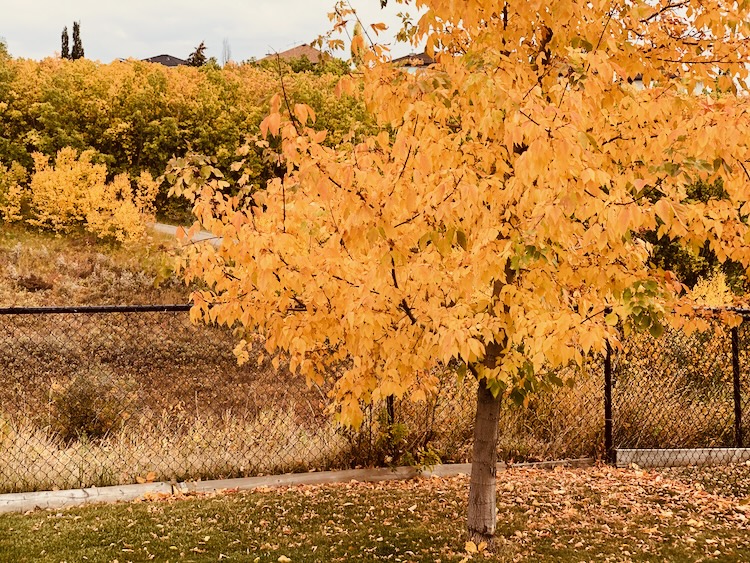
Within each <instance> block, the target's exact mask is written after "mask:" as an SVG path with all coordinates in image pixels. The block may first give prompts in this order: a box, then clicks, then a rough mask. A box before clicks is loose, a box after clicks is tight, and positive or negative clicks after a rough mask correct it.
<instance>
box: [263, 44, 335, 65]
mask: <svg viewBox="0 0 750 563" xmlns="http://www.w3.org/2000/svg"><path fill="white" fill-rule="evenodd" d="M327 56H328V55H326V54H325V53H324V52H323V51H320V50H318V49H316V48H315V47H311V46H310V45H308V44H307V43H305V44H304V45H298V46H296V47H292V48H291V49H287V50H286V51H282V52H281V53H268V54H267V55H266V56H265V57H263V58H262V59H260V60H261V61H265V60H268V59H276V57H278V58H280V59H281V60H283V61H291V60H295V59H302V58H304V59H307V60H308V61H310V62H311V63H313V64H317V63H319V62H320V61H321V60H324V59H325V57H327ZM258 62H260V61H258Z"/></svg>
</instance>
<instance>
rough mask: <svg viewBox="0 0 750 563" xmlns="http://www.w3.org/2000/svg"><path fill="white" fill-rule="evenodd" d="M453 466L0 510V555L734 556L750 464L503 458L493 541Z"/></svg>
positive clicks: (745, 550) (746, 548) (108, 558)
mask: <svg viewBox="0 0 750 563" xmlns="http://www.w3.org/2000/svg"><path fill="white" fill-rule="evenodd" d="M467 491H468V479H467V478H465V477H458V478H449V479H440V478H430V479H418V480H411V481H403V482H387V483H378V484H366V483H354V482H353V483H348V484H343V485H326V486H300V487H293V488H285V489H265V490H256V491H252V492H226V493H222V494H211V495H202V496H190V497H180V498H177V497H173V496H172V497H159V498H150V499H146V500H144V501H140V502H134V503H127V504H124V503H123V504H116V505H100V506H92V507H85V508H76V509H70V510H64V511H36V512H33V513H29V514H26V515H5V516H2V517H0V561H13V562H22V561H35V562H36V561H39V562H44V561H50V562H52V561H54V562H60V561H69V562H72V561H102V562H112V561H118V562H119V563H124V562H126V561H149V560H153V561H223V560H226V561H281V562H284V561H350V560H365V561H368V560H369V561H379V560H383V561H424V562H427V561H430V562H435V561H443V562H447V561H456V562H459V561H469V560H473V561H680V562H682V561H746V560H750V533H748V532H749V530H748V527H749V524H748V516H750V504H748V502H747V495H748V493H750V467H748V466H735V467H733V468H703V469H700V470H684V469H683V470H661V471H658V472H657V471H651V472H649V471H642V470H638V469H614V468H610V467H596V468H588V469H556V470H554V471H549V470H540V469H534V470H529V469H511V470H509V471H507V472H502V473H500V474H499V479H498V534H497V542H496V546H497V548H496V551H495V553H494V554H489V553H470V551H474V550H473V549H471V547H472V546H468V547H469V550H468V551H467V545H466V544H465V542H464V535H463V534H464V528H463V526H464V523H463V522H464V512H465V508H464V504H465V499H466V495H467Z"/></svg>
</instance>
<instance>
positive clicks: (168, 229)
mask: <svg viewBox="0 0 750 563" xmlns="http://www.w3.org/2000/svg"><path fill="white" fill-rule="evenodd" d="M152 228H153V229H154V230H155V231H156V232H157V233H162V234H165V235H172V236H174V237H176V236H177V232H178V230H182V231H183V232H184V233H187V232H188V230H189V229H190V227H182V226H176V225H168V224H166V223H154V224H153V225H152ZM203 241H207V242H208V243H209V244H211V245H212V246H216V247H219V246H221V242H222V238H221V237H217V236H216V235H215V234H213V233H209V232H208V231H198V232H197V233H196V234H195V235H194V236H193V237H192V238H191V239H190V242H203Z"/></svg>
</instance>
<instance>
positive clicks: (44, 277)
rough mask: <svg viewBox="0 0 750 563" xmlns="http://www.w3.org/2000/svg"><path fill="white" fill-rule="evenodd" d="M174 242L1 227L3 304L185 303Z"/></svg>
mask: <svg viewBox="0 0 750 563" xmlns="http://www.w3.org/2000/svg"><path fill="white" fill-rule="evenodd" d="M174 251H175V241H174V240H173V239H172V238H171V237H167V236H162V235H153V236H151V237H149V238H148V239H147V240H145V241H143V242H142V243H138V244H133V245H129V246H122V245H113V244H108V243H106V242H102V241H100V240H97V239H96V238H95V237H93V236H90V235H86V234H78V235H70V236H58V237H56V236H54V235H52V234H49V233H44V232H35V231H29V230H26V229H23V228H21V227H17V226H13V225H6V224H3V225H2V226H0V307H10V306H72V305H114V304H118V305H119V304H146V303H159V304H162V303H185V302H187V299H188V295H189V288H187V287H186V286H185V285H184V284H183V283H182V282H181V280H179V279H178V278H177V277H176V276H175V275H174V273H173V268H172V265H173V254H174Z"/></svg>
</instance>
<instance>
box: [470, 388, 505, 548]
mask: <svg viewBox="0 0 750 563" xmlns="http://www.w3.org/2000/svg"><path fill="white" fill-rule="evenodd" d="M500 401H501V398H500V396H498V397H497V398H495V397H493V396H492V393H491V392H490V390H489V389H487V386H486V384H485V381H480V382H479V389H478V390H477V415H476V420H475V423H474V453H473V457H472V462H471V488H470V489H469V517H468V528H469V539H470V540H472V541H473V542H474V543H476V544H479V543H480V542H482V541H485V542H487V543H488V544H489V545H490V546H491V542H492V538H493V536H494V535H495V524H496V520H497V511H496V508H495V495H496V490H495V473H496V469H497V435H498V425H499V421H500Z"/></svg>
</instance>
